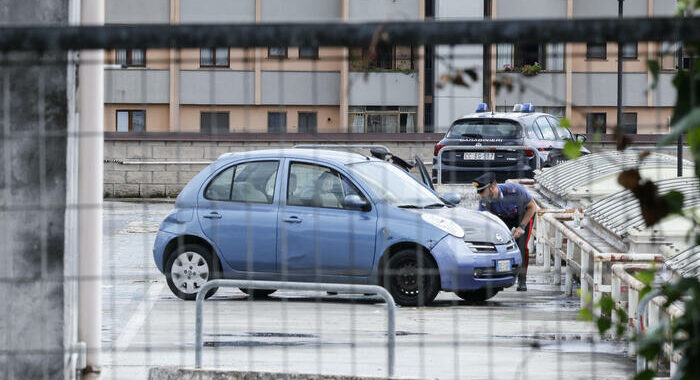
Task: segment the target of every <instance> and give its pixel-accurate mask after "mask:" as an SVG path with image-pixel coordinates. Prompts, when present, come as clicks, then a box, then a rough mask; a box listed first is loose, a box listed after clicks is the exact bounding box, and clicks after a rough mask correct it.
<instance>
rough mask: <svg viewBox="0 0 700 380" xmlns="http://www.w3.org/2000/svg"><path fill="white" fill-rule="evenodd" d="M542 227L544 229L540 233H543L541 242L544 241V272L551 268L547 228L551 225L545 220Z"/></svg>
mask: <svg viewBox="0 0 700 380" xmlns="http://www.w3.org/2000/svg"><path fill="white" fill-rule="evenodd" d="M543 220H545V219H543ZM542 227H544V228H543V230H544V231H542V233H543V235H544V236H543V238H542V242H543V243H544V252H542V254H543V255H544V257H543V259H544V272H545V273H549V271H550V270H551V267H552V262H551V260H550V254H551V250H552V248H551V244H550V242H549V229H550V228H551V227H553V226H550V225H549V222H547V221H545V223H544V225H543V226H542Z"/></svg>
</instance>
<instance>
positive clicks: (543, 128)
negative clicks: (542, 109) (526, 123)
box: [535, 117, 557, 140]
mask: <svg viewBox="0 0 700 380" xmlns="http://www.w3.org/2000/svg"><path fill="white" fill-rule="evenodd" d="M535 124H537V127H539V130H540V132H541V133H542V139H544V140H556V139H557V136H556V135H555V134H554V130H553V129H552V127H551V126H550V125H549V123H548V122H547V120H546V119H545V118H544V117H541V118H539V119H537V121H536V122H535Z"/></svg>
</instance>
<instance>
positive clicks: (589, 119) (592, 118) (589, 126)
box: [586, 112, 607, 134]
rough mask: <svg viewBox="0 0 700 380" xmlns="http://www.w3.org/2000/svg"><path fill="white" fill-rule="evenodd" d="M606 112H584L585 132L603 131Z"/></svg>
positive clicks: (605, 122)
mask: <svg viewBox="0 0 700 380" xmlns="http://www.w3.org/2000/svg"><path fill="white" fill-rule="evenodd" d="M606 118H607V114H606V113H605V112H601V113H587V114H586V133H603V134H604V133H605V126H606V124H607V120H606Z"/></svg>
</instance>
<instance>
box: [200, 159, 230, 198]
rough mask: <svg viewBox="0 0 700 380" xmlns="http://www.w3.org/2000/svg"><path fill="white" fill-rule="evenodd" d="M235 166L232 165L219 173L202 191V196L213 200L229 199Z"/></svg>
mask: <svg viewBox="0 0 700 380" xmlns="http://www.w3.org/2000/svg"><path fill="white" fill-rule="evenodd" d="M235 171H236V167H235V166H232V167H230V168H228V169H226V170H224V171H223V172H221V173H219V175H217V176H216V177H215V178H214V179H213V180H212V181H211V182H209V186H207V189H206V190H205V191H204V197H205V198H207V199H211V200H213V201H228V200H230V199H231V183H232V182H233V173H234V172H235Z"/></svg>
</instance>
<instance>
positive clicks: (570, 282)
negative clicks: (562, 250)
mask: <svg viewBox="0 0 700 380" xmlns="http://www.w3.org/2000/svg"><path fill="white" fill-rule="evenodd" d="M573 261H574V243H573V242H572V241H571V240H567V241H566V282H565V285H564V295H565V296H567V297H571V293H573V290H574V268H573V267H572V266H571V262H573Z"/></svg>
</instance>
